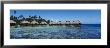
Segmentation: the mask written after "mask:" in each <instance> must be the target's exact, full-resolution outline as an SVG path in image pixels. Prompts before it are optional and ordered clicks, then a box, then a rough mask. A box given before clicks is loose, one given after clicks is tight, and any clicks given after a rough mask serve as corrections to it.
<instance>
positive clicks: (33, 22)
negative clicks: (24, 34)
mask: <svg viewBox="0 0 110 48" xmlns="http://www.w3.org/2000/svg"><path fill="white" fill-rule="evenodd" d="M31 24H39V23H38V22H36V21H35V20H34V21H32V22H31Z"/></svg>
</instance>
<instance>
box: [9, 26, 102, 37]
mask: <svg viewBox="0 0 110 48" xmlns="http://www.w3.org/2000/svg"><path fill="white" fill-rule="evenodd" d="M10 39H101V24H82V25H79V26H77V25H76V26H74V25H68V26H65V25H62V26H61V25H60V26H49V25H44V26H42V25H40V26H33V27H32V26H25V27H19V28H14V27H10Z"/></svg>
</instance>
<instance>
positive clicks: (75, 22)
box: [49, 20, 81, 25]
mask: <svg viewBox="0 0 110 48" xmlns="http://www.w3.org/2000/svg"><path fill="white" fill-rule="evenodd" d="M49 24H50V25H74V24H81V22H80V21H79V20H76V21H58V22H53V21H51V22H50V23H49Z"/></svg>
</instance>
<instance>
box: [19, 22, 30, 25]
mask: <svg viewBox="0 0 110 48" xmlns="http://www.w3.org/2000/svg"><path fill="white" fill-rule="evenodd" d="M29 24H30V22H28V21H22V22H21V25H26V26H27V25H29Z"/></svg>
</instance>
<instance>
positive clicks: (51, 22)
mask: <svg viewBox="0 0 110 48" xmlns="http://www.w3.org/2000/svg"><path fill="white" fill-rule="evenodd" d="M49 24H50V25H52V24H57V22H53V21H50V23H49Z"/></svg>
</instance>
